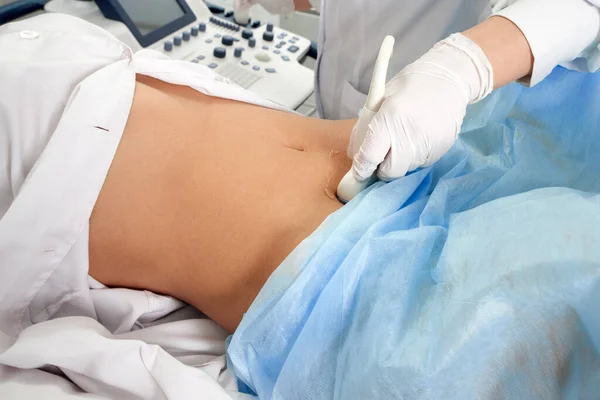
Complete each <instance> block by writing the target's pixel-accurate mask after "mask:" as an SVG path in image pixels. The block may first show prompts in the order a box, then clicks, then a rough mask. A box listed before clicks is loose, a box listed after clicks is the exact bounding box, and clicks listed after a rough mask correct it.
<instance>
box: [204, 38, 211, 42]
mask: <svg viewBox="0 0 600 400" xmlns="http://www.w3.org/2000/svg"><path fill="white" fill-rule="evenodd" d="M204 42H205V43H212V39H206V40H205V41H204Z"/></svg>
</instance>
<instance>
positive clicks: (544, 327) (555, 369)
mask: <svg viewBox="0 0 600 400" xmlns="http://www.w3.org/2000/svg"><path fill="white" fill-rule="evenodd" d="M599 193H600V74H584V73H577V72H573V71H567V70H563V69H560V68H559V69H557V70H555V71H554V73H553V74H552V75H551V76H550V77H549V78H548V79H546V80H545V81H544V82H543V83H541V84H540V85H538V86H536V87H534V88H530V89H528V88H524V87H522V86H519V85H511V86H508V87H505V88H504V89H502V90H499V91H497V92H495V93H494V94H493V95H492V96H490V97H488V98H487V99H486V100H485V101H483V102H481V103H479V104H476V105H474V106H472V107H471V109H470V110H469V112H468V116H467V119H466V121H465V123H464V125H463V132H462V134H461V136H460V139H459V140H458V142H457V143H456V145H455V146H454V147H453V148H452V149H451V151H450V152H449V153H448V154H447V155H446V156H445V157H443V158H442V159H441V160H440V161H439V162H438V163H436V164H435V165H434V166H433V167H430V168H428V169H423V170H419V171H417V172H414V173H412V174H411V175H409V176H406V177H405V178H402V179H399V180H396V181H394V182H391V183H387V184H384V183H377V184H375V185H374V186H372V187H371V188H370V189H368V190H367V191H365V192H363V193H362V194H361V195H360V196H358V197H357V198H355V199H354V200H353V201H351V202H350V203H349V204H347V205H346V206H345V207H343V208H342V209H340V210H339V211H338V212H336V213H334V214H332V215H331V216H330V217H329V218H328V219H327V220H326V221H325V222H324V223H323V224H322V226H321V227H320V228H319V229H318V230H317V231H316V232H315V233H314V234H313V235H311V236H310V237H309V238H307V239H306V240H305V241H304V242H303V243H301V244H300V246H298V247H297V248H296V250H295V251H294V252H293V253H292V254H290V256H289V257H288V258H287V259H286V260H285V261H284V262H283V263H282V265H281V266H280V267H279V268H278V269H277V270H276V271H275V272H274V273H273V274H272V276H271V277H270V279H269V280H268V282H267V283H266V284H265V286H264V287H263V289H262V291H261V293H260V294H259V296H258V298H257V299H256V300H255V302H254V303H253V305H252V306H251V308H250V309H249V310H248V312H247V314H246V315H245V317H244V319H243V321H242V323H241V324H240V326H239V328H238V330H237V331H236V332H235V334H234V335H233V336H232V337H231V338H230V343H229V347H228V357H229V363H230V365H231V366H232V367H233V368H234V370H235V373H236V375H237V377H238V379H239V382H240V387H242V388H244V390H246V391H247V392H249V393H254V394H256V395H258V396H259V397H260V398H261V399H285V400H293V399H299V400H300V399H301V400H311V399H343V400H348V399H393V398H398V399H477V398H480V399H494V398H518V399H552V398H567V399H592V398H599V397H600V194H599Z"/></svg>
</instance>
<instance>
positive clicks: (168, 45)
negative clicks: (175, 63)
mask: <svg viewBox="0 0 600 400" xmlns="http://www.w3.org/2000/svg"><path fill="white" fill-rule="evenodd" d="M163 49H165V51H171V50H173V43H171V42H170V41H168V40H167V41H166V42H165V44H164V45H163Z"/></svg>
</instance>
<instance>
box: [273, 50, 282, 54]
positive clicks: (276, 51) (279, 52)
mask: <svg viewBox="0 0 600 400" xmlns="http://www.w3.org/2000/svg"><path fill="white" fill-rule="evenodd" d="M273 53H275V54H281V51H279V50H273Z"/></svg>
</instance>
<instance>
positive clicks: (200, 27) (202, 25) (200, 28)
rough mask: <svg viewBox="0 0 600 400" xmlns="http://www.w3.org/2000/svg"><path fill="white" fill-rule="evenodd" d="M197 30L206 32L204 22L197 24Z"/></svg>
mask: <svg viewBox="0 0 600 400" xmlns="http://www.w3.org/2000/svg"><path fill="white" fill-rule="evenodd" d="M198 30H199V31H200V32H206V24H205V23H204V22H201V23H200V24H198Z"/></svg>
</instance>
